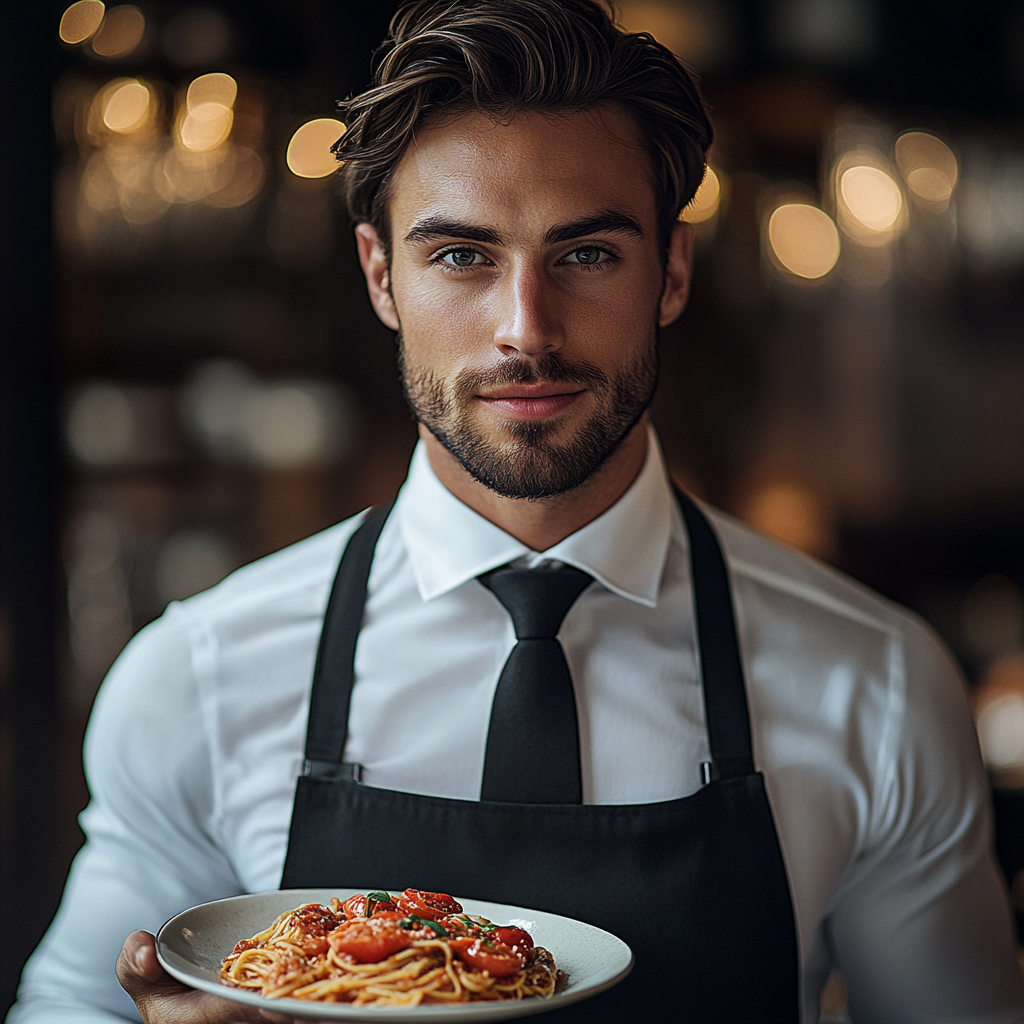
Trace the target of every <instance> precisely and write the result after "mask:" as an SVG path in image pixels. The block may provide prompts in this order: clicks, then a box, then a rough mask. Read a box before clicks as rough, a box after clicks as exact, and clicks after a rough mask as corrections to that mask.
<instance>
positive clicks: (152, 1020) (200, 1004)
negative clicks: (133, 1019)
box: [114, 932, 292, 1024]
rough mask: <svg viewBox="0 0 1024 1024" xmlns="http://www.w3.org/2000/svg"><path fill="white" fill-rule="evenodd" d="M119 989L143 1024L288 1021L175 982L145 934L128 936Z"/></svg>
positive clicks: (120, 965)
mask: <svg viewBox="0 0 1024 1024" xmlns="http://www.w3.org/2000/svg"><path fill="white" fill-rule="evenodd" d="M114 969H115V971H116V972H117V980H118V981H119V982H120V983H121V987H122V988H123V989H124V990H125V992H127V993H128V995H130V996H131V997H132V999H134V1000H135V1005H136V1006H137V1007H138V1010H139V1015H140V1016H141V1017H142V1019H143V1020H144V1021H145V1022H146V1024H241V1022H245V1021H254V1020H255V1021H262V1022H266V1021H277V1022H279V1024H289V1022H290V1021H291V1020H292V1018H290V1017H285V1016H283V1015H282V1014H279V1013H268V1012H266V1011H264V1010H254V1009H252V1008H251V1007H248V1006H243V1005H241V1004H240V1003H233V1002H231V1001H230V1000H228V999H219V998H218V997H217V996H211V995H209V994H208V993H206V992H199V991H197V990H196V989H194V988H189V987H188V986H187V985H182V984H181V982H178V981H175V980H174V978H172V977H171V976H170V975H169V974H168V973H167V972H166V971H165V970H164V969H163V968H162V967H161V966H160V963H159V961H158V960H157V958H156V940H155V939H154V938H153V936H152V935H150V934H149V932H132V933H131V935H129V936H128V938H127V939H125V940H124V945H123V946H122V947H121V953H120V955H119V956H118V958H117V964H116V966H115V968H114Z"/></svg>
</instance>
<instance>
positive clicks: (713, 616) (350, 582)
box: [305, 488, 754, 781]
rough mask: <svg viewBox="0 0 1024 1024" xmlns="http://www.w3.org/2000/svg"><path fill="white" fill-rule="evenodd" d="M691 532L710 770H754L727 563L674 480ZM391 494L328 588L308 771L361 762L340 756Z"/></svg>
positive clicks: (714, 773)
mask: <svg viewBox="0 0 1024 1024" xmlns="http://www.w3.org/2000/svg"><path fill="white" fill-rule="evenodd" d="M675 493H676V498H677V500H678V502H679V508H680V511H681V512H682V514H683V520H684V522H685V524H686V531H687V533H688V535H689V539H690V578H691V580H692V586H693V611H694V618H695V620H696V626H697V649H698V658H697V660H698V665H699V668H700V676H701V686H702V689H703V691H704V713H705V718H706V721H707V730H708V744H709V746H710V749H711V764H710V765H709V766H705V774H706V776H707V777H708V780H709V779H711V778H722V779H727V778H735V777H738V776H742V775H749V774H751V773H752V772H753V771H754V760H753V753H752V747H751V740H750V714H749V712H748V710H747V693H746V686H745V684H744V680H743V665H742V662H741V660H740V649H739V642H738V640H737V635H736V618H735V615H734V612H733V602H732V590H731V587H730V583H729V571H728V568H727V567H726V563H725V558H724V556H723V554H722V548H721V545H720V543H719V541H718V537H717V536H716V535H715V531H714V529H713V528H712V526H711V523H710V522H709V521H708V519H707V517H706V516H705V515H704V513H703V512H702V511H701V510H700V509H699V508H698V507H697V505H696V504H695V503H694V502H693V500H692V499H691V498H689V497H688V496H687V495H686V494H684V493H683V492H682V491H681V490H679V489H678V488H675ZM393 505H394V502H393V501H392V502H388V503H387V504H385V505H378V506H377V507H376V508H373V509H371V510H370V511H369V512H368V513H367V515H366V518H365V519H364V520H363V522H362V523H361V524H360V526H359V527H358V528H357V529H356V531H355V533H353V534H352V537H351V538H350V540H349V542H348V545H347V546H346V548H345V553H344V555H342V558H341V564H340V565H339V566H338V573H337V576H336V577H335V580H334V586H333V588H332V589H331V596H330V599H329V600H328V603H327V611H326V614H325V616H324V626H323V632H322V633H321V636H320V646H319V649H318V650H317V656H316V667H315V668H314V670H313V690H312V694H311V695H310V706H309V726H308V729H307V732H306V767H305V773H306V774H309V775H317V776H322V777H333V778H339V777H348V778H356V780H357V781H358V778H357V776H358V766H357V765H346V764H343V763H342V758H343V757H344V752H345V743H346V741H347V738H348V713H349V706H350V704H351V701H352V687H353V686H354V685H355V653H356V642H357V641H358V639H359V631H360V629H361V628H362V624H363V611H364V607H365V604H366V588H367V583H368V581H369V578H370V567H371V566H372V564H373V553H374V549H375V548H376V546H377V540H378V539H379V537H380V534H381V531H382V530H383V529H384V523H385V521H386V520H387V518H388V515H389V513H390V512H391V509H392V506H393Z"/></svg>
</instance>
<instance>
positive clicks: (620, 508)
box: [395, 430, 673, 608]
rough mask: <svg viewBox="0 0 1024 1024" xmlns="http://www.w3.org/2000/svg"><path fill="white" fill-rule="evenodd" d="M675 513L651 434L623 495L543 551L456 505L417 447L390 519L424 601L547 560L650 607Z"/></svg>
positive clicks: (423, 451) (653, 603)
mask: <svg viewBox="0 0 1024 1024" xmlns="http://www.w3.org/2000/svg"><path fill="white" fill-rule="evenodd" d="M672 509H673V497H672V491H671V488H670V485H669V482H668V476H667V474H666V472H665V463H664V460H663V458H662V455H661V448H660V446H659V444H658V440H657V437H656V435H655V433H654V431H653V430H651V431H649V433H648V444H647V456H646V458H645V459H644V464H643V467H642V468H641V470H640V473H639V474H638V475H637V478H636V480H634V481H633V483H632V484H631V486H630V487H629V489H628V490H627V491H626V493H625V494H623V496H622V497H621V498H619V500H618V501H617V502H616V503H615V504H614V505H612V507H611V508H609V509H607V510H606V511H605V512H603V513H602V514H601V515H600V516H598V517H597V519H594V520H593V521H592V522H589V523H587V525H586V526H584V527H583V528H582V529H580V530H577V531H576V532H575V533H573V534H570V535H569V536H568V537H566V538H565V540H562V541H559V543H557V544H555V545H554V546H553V547H551V548H549V549H548V550H547V551H543V552H535V551H532V550H531V549H530V548H528V547H527V546H526V545H525V544H522V543H521V542H520V541H518V540H516V539H515V538H514V537H512V536H510V535H509V534H507V533H505V531H504V530H502V529H499V528H498V527H497V526H495V525H494V524H493V523H491V522H489V521H488V520H487V519H484V517H483V516H481V515H478V514H477V513H476V512H474V511H473V510H472V509H471V508H470V507H469V506H468V505H464V504H463V503H462V502H461V501H459V499H458V498H456V497H455V495H453V494H452V493H451V491H449V490H448V489H447V488H446V487H445V486H444V484H442V483H441V481H440V480H438V478H437V477H436V476H435V475H434V471H433V469H432V468H431V466H430V460H429V459H428V457H427V451H426V448H425V446H424V445H423V443H422V442H420V443H419V444H417V446H416V450H415V451H414V452H413V457H412V462H411V464H410V466H409V475H408V477H407V478H406V481H405V483H404V484H403V486H402V489H401V491H400V492H399V495H398V500H397V502H396V504H395V516H396V519H397V522H398V526H399V529H400V530H401V533H402V539H403V541H404V543H405V548H406V551H407V552H408V555H409V561H410V563H411V565H412V570H413V574H414V576H415V578H416V584H417V586H418V588H419V592H420V596H421V597H422V598H423V600H424V601H430V600H432V599H433V598H435V597H439V596H440V595H442V594H445V593H447V592H448V591H450V590H454V589H455V588H456V587H458V586H461V585H462V584H463V583H466V582H467V581H468V580H471V579H474V578H475V577H476V576H479V575H480V574H481V573H484V572H488V571H489V570H491V569H496V568H497V567H498V566H500V565H505V564H507V563H508V562H512V561H515V560H516V559H527V560H528V561H529V563H530V564H534V563H537V562H540V561H544V560H548V559H551V560H557V561H559V562H564V563H565V564H567V565H573V566H575V567H576V568H578V569H582V570H583V571H584V572H588V573H590V575H591V576H593V577H594V578H595V579H596V580H598V581H599V582H600V583H602V584H603V585H604V586H605V587H607V588H608V589H609V590H611V591H614V592H615V593H616V594H619V595H620V596H621V597H625V598H628V599H629V600H631V601H636V602H638V603H639V604H642V605H646V606H647V607H650V608H653V607H655V606H656V605H657V603H658V587H659V585H660V583H661V576H662V571H663V569H664V566H665V558H666V556H667V554H668V548H669V544H670V542H671V539H672V529H673V512H672Z"/></svg>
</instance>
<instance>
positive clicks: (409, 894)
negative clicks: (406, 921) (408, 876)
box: [395, 889, 462, 921]
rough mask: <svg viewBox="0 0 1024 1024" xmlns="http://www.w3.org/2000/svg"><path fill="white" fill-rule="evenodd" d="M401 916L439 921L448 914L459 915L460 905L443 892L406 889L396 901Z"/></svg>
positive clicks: (460, 911)
mask: <svg viewBox="0 0 1024 1024" xmlns="http://www.w3.org/2000/svg"><path fill="white" fill-rule="evenodd" d="M395 902H396V903H397V904H398V909H399V910H401V911H402V913H403V914H415V915H416V916H417V917H422V918H423V919H424V920H426V921H440V920H441V918H442V917H447V916H448V915H449V914H461V913H462V904H461V903H458V902H456V901H455V900H453V899H452V898H451V896H448V895H447V894H445V893H443V892H422V891H420V890H419V889H406V890H405V892H403V893H402V895H401V896H399V897H398V898H397V899H396V901H395Z"/></svg>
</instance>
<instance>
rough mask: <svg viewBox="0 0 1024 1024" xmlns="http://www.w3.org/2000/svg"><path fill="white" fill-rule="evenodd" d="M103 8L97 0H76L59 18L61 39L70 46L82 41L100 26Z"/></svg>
mask: <svg viewBox="0 0 1024 1024" xmlns="http://www.w3.org/2000/svg"><path fill="white" fill-rule="evenodd" d="M105 9H106V8H105V7H104V5H103V4H102V3H100V2H99V0H78V3H74V4H72V5H71V6H70V7H69V8H68V9H67V10H66V11H65V12H64V14H63V16H62V17H61V19H60V28H59V29H58V32H59V34H60V38H61V40H62V41H63V42H65V43H69V44H71V45H72V46H74V45H76V44H78V43H84V42H85V41H86V40H87V39H89V38H90V37H91V36H92V35H93V33H94V32H95V31H96V30H97V29H98V28H99V27H100V24H101V23H102V21H103V12H104V10H105Z"/></svg>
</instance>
